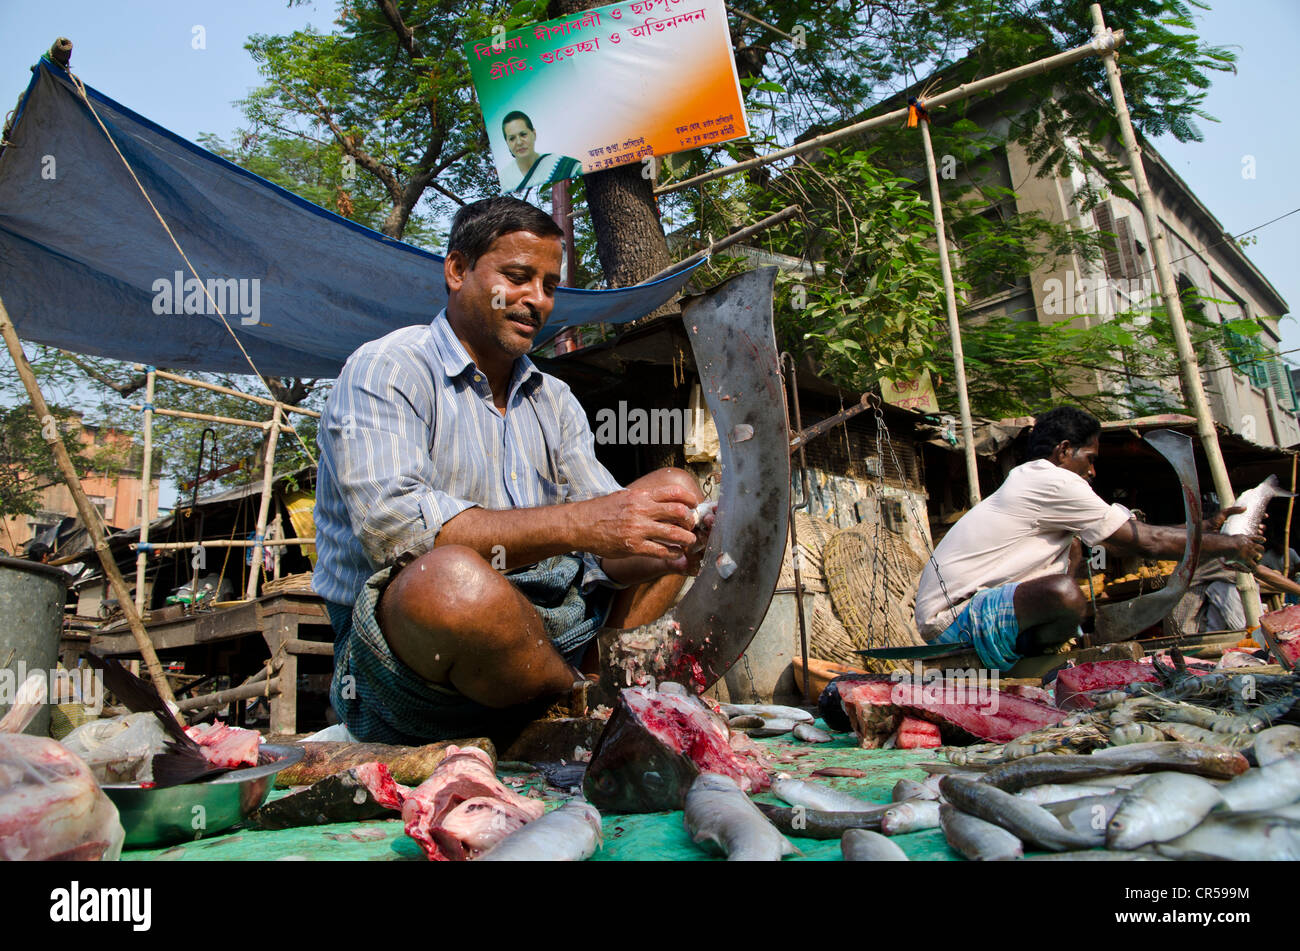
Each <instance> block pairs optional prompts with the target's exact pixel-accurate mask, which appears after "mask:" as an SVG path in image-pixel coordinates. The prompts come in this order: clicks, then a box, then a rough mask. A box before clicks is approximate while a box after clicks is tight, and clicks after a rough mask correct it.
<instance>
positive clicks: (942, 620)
mask: <svg viewBox="0 0 1300 951" xmlns="http://www.w3.org/2000/svg"><path fill="white" fill-rule="evenodd" d="M1132 517H1133V513H1132V512H1130V511H1129V510H1128V509H1126V508H1125V507H1124V506H1122V505H1119V504H1115V505H1107V504H1106V503H1105V502H1103V501H1102V500H1101V499H1100V498H1099V497H1098V496H1097V493H1095V492H1093V491H1092V487H1091V486H1090V485H1088V483H1087V481H1086V480H1085V479H1084V478H1083V477H1082V476H1079V475H1076V474H1075V473H1073V472H1071V471H1070V470H1069V469H1062V468H1061V467H1060V466H1057V465H1053V464H1052V463H1051V462H1049V461H1048V460H1046V459H1035V460H1034V461H1033V462H1027V463H1025V464H1024V465H1023V466H1017V467H1016V468H1015V469H1012V470H1011V473H1010V474H1009V475H1008V476H1007V478H1006V481H1005V482H1003V483H1002V486H1001V487H1000V488H999V489H998V490H997V491H996V492H994V493H993V494H992V495H990V496H989V497H988V498H987V499H985V500H984V501H982V502H980V503H979V504H978V505H976V506H975V507H974V508H973V509H971V510H970V511H969V512H967V513H966V514H965V515H963V516H962V517H961V521H959V522H958V523H957V524H956V525H954V526H953V527H952V530H951V531H950V532H948V534H947V535H945V536H944V537H943V540H942V541H940V542H939V547H938V548H936V549H935V550H934V557H933V558H931V559H930V561H929V563H928V564H926V566H925V571H924V572H922V573H921V582H920V585H919V587H918V588H917V591H916V626H917V629H918V630H919V631H920V632H921V636H922V637H924V638H926V639H927V640H930V639H932V638H935V637H937V636H938V635H939V634H941V633H943V631H944V629H945V628H947V627H948V625H950V624H951V623H952V622H953V621H954V620H956V618H957V615H958V614H960V613H961V610H962V608H964V607H965V606H966V602H967V601H969V600H970V599H971V597H973V596H974V594H975V593H976V592H977V591H979V590H981V589H983V588H997V587H999V586H1001V585H1004V584H1010V583H1011V582H1013V581H1016V582H1019V581H1029V580H1031V579H1033V578H1041V577H1043V576H1044V575H1053V574H1064V573H1065V572H1066V571H1067V570H1068V569H1069V565H1070V543H1071V541H1072V540H1073V538H1074V536H1075V535H1078V536H1079V537H1080V538H1081V539H1083V543H1084V544H1085V545H1089V546H1091V545H1096V544H1097V543H1099V542H1101V541H1103V540H1104V539H1106V538H1109V537H1110V536H1111V535H1113V534H1115V532H1116V531H1118V530H1119V528H1120V526H1122V525H1123V524H1124V523H1125V522H1127V521H1128V520H1129V519H1130V518H1132ZM936 565H938V571H936V570H935V566H936ZM941 576H942V578H943V586H942V587H941V586H940V584H939V578H940V577H941ZM945 587H946V589H947V596H946V597H945V595H944V588H945ZM949 600H951V605H950V604H949Z"/></svg>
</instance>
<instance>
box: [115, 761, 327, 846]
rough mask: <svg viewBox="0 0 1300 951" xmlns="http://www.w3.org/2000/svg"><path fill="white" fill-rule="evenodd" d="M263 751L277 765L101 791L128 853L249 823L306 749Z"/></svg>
mask: <svg viewBox="0 0 1300 951" xmlns="http://www.w3.org/2000/svg"><path fill="white" fill-rule="evenodd" d="M261 749H262V751H264V752H266V753H270V754H271V755H272V756H274V757H276V759H275V761H274V762H271V763H267V764H266V765H265V766H250V767H249V768H248V769H236V770H232V771H231V772H229V773H222V774H221V775H220V776H215V777H213V778H212V779H209V780H206V781H205V782H198V783H184V784H182V785H180V786H168V787H166V788H164V789H145V788H142V787H141V786H140V785H139V784H138V783H128V784H120V785H111V786H101V787H100V788H102V789H103V790H104V792H105V793H106V794H107V795H108V798H109V799H111V800H112V801H113V805H115V806H117V813H118V816H119V817H120V819H121V820H122V828H123V829H125V830H126V841H125V843H124V844H123V845H124V848H128V849H144V848H154V847H157V846H163V845H173V844H175V843H177V842H192V841H194V840H195V839H200V838H202V837H204V836H209V835H216V834H217V833H219V832H224V831H225V830H226V829H229V828H230V827H231V826H233V825H234V824H235V823H237V822H239V821H240V820H241V819H247V818H248V817H249V816H250V815H252V814H253V813H254V812H256V811H257V810H258V809H259V808H260V807H261V805H262V803H264V802H266V797H267V796H268V795H269V794H270V792H271V786H272V785H273V784H274V783H275V774H276V773H278V772H280V770H282V769H287V768H289V767H290V766H293V765H294V764H295V763H297V762H298V761H299V760H301V759H302V758H303V756H304V755H305V754H306V752H307V751H306V749H305V748H304V747H302V746H279V745H276V744H272V743H264V744H262V747H261Z"/></svg>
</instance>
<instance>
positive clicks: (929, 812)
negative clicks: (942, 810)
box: [880, 799, 939, 835]
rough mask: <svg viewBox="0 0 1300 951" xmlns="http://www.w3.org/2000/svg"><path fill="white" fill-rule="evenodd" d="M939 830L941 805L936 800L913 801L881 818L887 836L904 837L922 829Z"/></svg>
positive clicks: (882, 828) (886, 813)
mask: <svg viewBox="0 0 1300 951" xmlns="http://www.w3.org/2000/svg"><path fill="white" fill-rule="evenodd" d="M937 828H939V803H938V802H937V801H936V800H934V799H912V800H909V801H907V802H900V803H898V804H897V805H894V806H892V807H891V808H890V809H888V810H887V811H886V812H885V814H884V815H883V816H881V818H880V831H881V832H883V833H884V834H885V835H904V834H905V833H908V832H920V831H921V830H922V829H937Z"/></svg>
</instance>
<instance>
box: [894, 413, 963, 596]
mask: <svg viewBox="0 0 1300 951" xmlns="http://www.w3.org/2000/svg"><path fill="white" fill-rule="evenodd" d="M875 414H876V459H877V460H878V462H879V464H880V482H881V484H882V485H883V484H884V478H885V471H884V460H883V459H881V457H880V438H881V434H882V433H883V434H884V439H885V444H886V445H887V446H888V447H889V458H890V460H891V461H892V462H893V464H894V471H895V472H897V473H898V474H899V477H900V478H902V474H903V467H902V466H901V465H900V464H899V462H898V455H897V454H896V453H895V452H894V441H893V439H891V438H890V436H889V427H888V426H886V425H885V414H884V413H883V412H882V411H881V406H880V403H879V401H875ZM903 497H904V499H906V500H907V511H908V514H909V515H910V516H911V517H912V523H913V524H914V525H915V526H916V530H917V534H919V535H920V536H921V543H922V544H923V545H925V550H926V553H927V554H928V555H929V560H930V564H931V565H932V566H933V567H934V575H935V577H936V578H938V579H939V590H940V591H942V592H943V599H944V601H946V602H947V604H948V609H949V610H952V608H953V607H955V605H954V604H953V603H952V595H950V594H949V593H948V585H947V584H945V583H944V580H943V572H942V571H940V570H939V563H938V562H937V561H935V558H934V548H933V546H931V544H930V536H929V534H928V533H927V532H926V531H925V528H924V526H922V524H921V516H920V514H919V513H918V512H917V510H916V499H915V498H913V497H912V493H910V492H904V493H903ZM877 557H879V556H877Z"/></svg>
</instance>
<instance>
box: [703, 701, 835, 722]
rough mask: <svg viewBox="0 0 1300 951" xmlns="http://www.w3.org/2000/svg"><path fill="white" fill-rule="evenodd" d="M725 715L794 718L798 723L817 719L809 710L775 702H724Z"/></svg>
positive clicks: (766, 718)
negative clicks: (784, 705)
mask: <svg viewBox="0 0 1300 951" xmlns="http://www.w3.org/2000/svg"><path fill="white" fill-rule="evenodd" d="M719 706H721V707H722V713H723V716H725V717H727V718H728V719H730V718H732V717H743V716H745V715H747V714H753V715H754V716H759V717H762V718H763V719H764V720H770V719H772V718H773V717H775V718H778V719H781V720H793V721H795V722H796V723H800V722H803V723H812V722H813V720H814V719H816V718H815V717H814V716H813V715H812V714H811V713H809V712H808V711H807V710H800V709H799V708H798V707H783V706H781V705H780V704H773V703H723V704H719Z"/></svg>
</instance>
